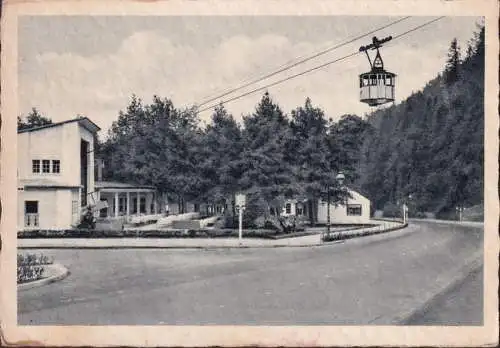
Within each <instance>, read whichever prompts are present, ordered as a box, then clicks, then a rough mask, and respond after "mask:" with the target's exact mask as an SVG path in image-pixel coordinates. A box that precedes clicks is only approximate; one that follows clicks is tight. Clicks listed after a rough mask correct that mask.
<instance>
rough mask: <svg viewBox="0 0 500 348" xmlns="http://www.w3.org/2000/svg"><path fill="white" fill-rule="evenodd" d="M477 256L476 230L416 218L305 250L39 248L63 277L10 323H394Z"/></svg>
mask: <svg viewBox="0 0 500 348" xmlns="http://www.w3.org/2000/svg"><path fill="white" fill-rule="evenodd" d="M482 250H483V228H482V226H481V227H480V226H477V227H474V226H460V225H446V224H436V223H425V222H417V223H413V224H411V225H410V227H408V228H406V229H404V230H400V231H396V232H392V233H389V234H386V235H377V236H372V237H364V238H358V239H353V240H348V241H345V242H342V243H337V244H333V245H331V246H322V247H310V248H278V249H240V250H239V249H214V250H173V249H170V250H161V249H150V250H141V249H133V250H127V249H123V250H119V249H116V250H71V249H66V250H55V249H51V250H45V251H44V253H46V254H47V255H49V256H53V257H54V258H55V259H56V262H58V263H61V264H63V265H65V266H66V267H68V269H69V270H70V272H71V275H70V276H69V277H68V278H66V279H64V280H62V281H60V282H57V283H53V284H50V285H47V286H44V287H40V288H36V289H31V290H26V291H19V293H18V321H19V324H21V325H29V324H32V325H40V324H43V325H52V324H65V325H85V324H94V325H122V324H126V325H155V324H189V325H231V324H235V325H294V324H295V325H309V324H310V325H335V324H340V325H352V324H354V325H363V324H376V325H385V324H400V323H401V322H402V320H404V319H405V318H406V317H407V316H408V315H410V314H411V313H412V312H413V311H414V310H415V309H418V308H421V307H422V306H423V305H424V304H425V303H426V302H427V301H428V300H429V299H432V298H435V295H436V294H437V293H439V292H441V291H442V290H443V289H445V288H446V287H447V286H448V285H449V284H450V282H452V281H453V280H454V279H456V278H457V276H460V275H461V274H460V272H463V269H464V266H466V265H467V264H468V263H469V262H471V261H472V260H474V259H477V258H478V257H481V255H482ZM463 277H464V278H465V275H464V276H463ZM468 289H469V290H468V292H467V294H468V296H469V297H470V298H473V299H477V298H479V297H480V298H481V299H482V283H481V284H480V286H474V287H469V288H468ZM473 302H474V301H472V302H471V301H469V306H468V307H467V308H466V309H465V310H469V311H470V310H475V311H476V312H478V313H481V315H477V316H476V317H477V318H482V307H481V306H482V305H480V304H482V300H481V301H479V300H477V301H475V302H474V303H475V304H472V305H471V304H470V303H473ZM457 306H460V303H459V302H458V301H456V306H455V307H457ZM471 306H472V307H471ZM455 307H454V305H453V301H451V302H450V301H448V302H446V306H444V305H443V308H445V309H446V308H447V310H448V311H449V313H450V315H452V316H451V317H449V316H448V317H445V318H446V320H445V321H450V323H455V324H456V323H458V322H460V318H458V317H459V316H461V315H462V314H461V313H462V312H461V309H460V308H455ZM478 307H480V308H478ZM430 313H431V314H432V313H433V312H432V311H430ZM426 318H427V317H426V316H425V314H423V315H422V316H419V318H418V322H419V323H422V322H426V323H430V324H432V321H433V320H437V319H433V318H436V315H435V314H433V315H431V316H429V317H428V318H429V319H426ZM440 318H441V321H443V319H442V318H444V317H443V316H442V315H441V317H440ZM436 323H437V322H436ZM439 324H440V325H442V324H443V323H442V322H440V323H439ZM469 324H470V323H469ZM473 324H474V323H473ZM476 324H477V325H480V324H481V322H478V323H476Z"/></svg>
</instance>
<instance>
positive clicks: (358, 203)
mask: <svg viewBox="0 0 500 348" xmlns="http://www.w3.org/2000/svg"><path fill="white" fill-rule="evenodd" d="M349 193H350V195H351V198H348V199H347V200H346V202H344V203H343V204H339V205H337V206H335V205H334V204H330V224H367V223H369V222H370V205H371V203H370V200H369V199H368V198H366V197H364V196H363V195H361V194H360V193H358V192H356V191H354V190H351V189H349ZM317 212H318V216H317V222H318V223H320V224H326V223H327V222H328V204H327V202H326V201H322V200H320V201H319V202H318V207H317ZM281 214H282V215H283V216H297V217H300V216H304V217H307V216H308V204H307V201H299V200H287V201H286V202H285V205H284V207H283V211H282V212H281Z"/></svg>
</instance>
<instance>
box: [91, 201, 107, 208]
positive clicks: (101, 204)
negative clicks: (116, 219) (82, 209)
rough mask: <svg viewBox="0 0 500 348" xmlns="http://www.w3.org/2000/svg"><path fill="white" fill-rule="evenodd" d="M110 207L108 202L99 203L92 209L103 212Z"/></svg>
mask: <svg viewBox="0 0 500 348" xmlns="http://www.w3.org/2000/svg"><path fill="white" fill-rule="evenodd" d="M107 207H108V201H98V202H97V203H96V204H95V205H94V206H93V207H92V208H93V209H94V210H101V209H104V208H107Z"/></svg>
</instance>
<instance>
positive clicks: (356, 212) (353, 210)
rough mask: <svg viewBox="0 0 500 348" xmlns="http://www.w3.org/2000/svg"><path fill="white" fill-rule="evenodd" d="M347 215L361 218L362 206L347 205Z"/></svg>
mask: <svg viewBox="0 0 500 348" xmlns="http://www.w3.org/2000/svg"><path fill="white" fill-rule="evenodd" d="M347 215H349V216H361V204H348V205H347Z"/></svg>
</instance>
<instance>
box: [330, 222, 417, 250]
mask: <svg viewBox="0 0 500 348" xmlns="http://www.w3.org/2000/svg"><path fill="white" fill-rule="evenodd" d="M406 227H408V223H406V224H403V223H399V224H398V225H397V226H393V227H389V228H387V229H382V230H376V229H374V230H373V231H368V232H367V233H366V234H360V235H356V232H354V233H353V234H349V233H345V234H344V233H342V231H338V232H334V233H338V234H340V236H339V238H338V239H332V240H328V241H324V242H323V244H322V245H328V244H330V243H335V242H339V241H343V240H346V239H353V238H361V237H369V236H373V235H377V234H382V233H388V232H393V231H397V230H401V229H403V228H406Z"/></svg>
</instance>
